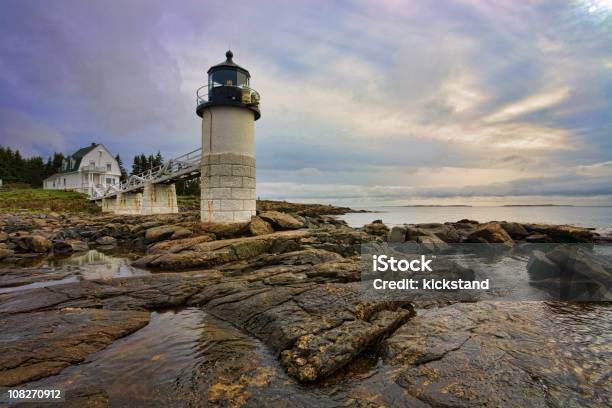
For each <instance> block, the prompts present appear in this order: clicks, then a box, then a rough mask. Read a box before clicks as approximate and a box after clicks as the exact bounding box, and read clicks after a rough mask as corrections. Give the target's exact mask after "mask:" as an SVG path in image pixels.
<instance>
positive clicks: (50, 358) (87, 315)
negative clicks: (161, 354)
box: [0, 309, 149, 386]
mask: <svg viewBox="0 0 612 408" xmlns="http://www.w3.org/2000/svg"><path fill="white" fill-rule="evenodd" d="M148 321H149V313H147V312H136V311H121V312H116V311H108V310H94V309H87V310H76V309H75V310H71V309H67V310H64V311H47V312H38V313H30V314H28V316H27V318H26V319H24V318H23V316H20V315H10V316H2V317H0V328H1V330H0V342H2V353H1V354H0V385H2V386H12V385H17V384H21V383H24V382H27V381H32V380H36V379H39V378H43V377H47V376H49V375H53V374H57V373H58V372H60V371H61V370H62V369H64V368H66V367H68V366H69V365H71V364H75V363H79V362H81V361H83V360H84V359H85V357H86V356H87V355H89V354H91V353H93V352H96V351H98V350H101V349H102V348H104V347H106V346H107V345H108V344H110V343H111V342H112V341H113V340H115V339H117V338H119V337H122V336H125V335H127V334H129V333H132V332H133V331H135V330H138V329H139V328H141V327H143V326H144V325H146V324H147V322H148Z"/></svg>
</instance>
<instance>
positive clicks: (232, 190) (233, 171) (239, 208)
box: [196, 51, 261, 223]
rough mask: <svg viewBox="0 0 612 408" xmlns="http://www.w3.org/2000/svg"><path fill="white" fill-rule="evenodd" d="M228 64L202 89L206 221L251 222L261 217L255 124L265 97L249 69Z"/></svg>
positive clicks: (211, 71) (212, 70) (228, 57)
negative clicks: (254, 84)
mask: <svg viewBox="0 0 612 408" xmlns="http://www.w3.org/2000/svg"><path fill="white" fill-rule="evenodd" d="M225 56H226V60H225V61H224V62H222V63H220V64H217V65H214V66H212V67H211V68H210V69H209V70H208V84H207V85H204V86H203V87H201V88H199V89H198V91H197V108H196V113H197V115H198V116H199V117H201V118H202V161H201V190H202V193H201V194H202V195H201V203H200V204H201V205H200V211H201V219H202V221H203V222H214V223H233V222H246V221H249V220H250V219H251V216H253V215H255V202H256V193H255V140H254V136H255V134H254V133H255V132H254V130H255V121H256V120H257V119H259V117H260V116H261V114H260V111H259V94H258V93H257V92H256V91H255V90H253V89H251V88H250V87H249V83H250V79H251V75H250V74H249V71H247V70H246V69H244V68H242V67H240V66H239V65H237V64H236V63H235V62H234V61H233V54H232V52H231V51H227V53H226V54H225Z"/></svg>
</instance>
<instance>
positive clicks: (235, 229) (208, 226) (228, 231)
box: [201, 222, 249, 239]
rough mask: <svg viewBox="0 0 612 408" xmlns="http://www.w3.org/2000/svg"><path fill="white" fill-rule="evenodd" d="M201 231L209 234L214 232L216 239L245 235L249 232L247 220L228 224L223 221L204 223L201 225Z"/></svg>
mask: <svg viewBox="0 0 612 408" xmlns="http://www.w3.org/2000/svg"><path fill="white" fill-rule="evenodd" d="M201 228H202V231H205V232H207V233H209V234H214V236H215V237H217V239H225V238H237V237H242V236H246V235H248V233H249V223H248V222H233V223H230V224H223V223H216V222H215V223H204V224H202V226H201Z"/></svg>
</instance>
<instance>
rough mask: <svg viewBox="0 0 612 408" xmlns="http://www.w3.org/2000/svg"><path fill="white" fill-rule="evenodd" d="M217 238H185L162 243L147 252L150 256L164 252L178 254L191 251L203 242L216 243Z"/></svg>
mask: <svg viewBox="0 0 612 408" xmlns="http://www.w3.org/2000/svg"><path fill="white" fill-rule="evenodd" d="M214 239H215V237H214V235H211V234H204V235H198V236H195V237H191V238H183V239H177V240H171V241H162V242H158V243H156V244H153V245H152V246H150V247H149V249H148V250H147V252H148V253H150V254H159V253H163V252H170V253H176V252H180V251H184V250H186V249H189V248H190V247H192V246H194V245H196V244H200V243H202V242H210V241H214Z"/></svg>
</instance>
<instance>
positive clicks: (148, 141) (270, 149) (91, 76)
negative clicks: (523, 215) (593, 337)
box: [0, 0, 612, 205]
mask: <svg viewBox="0 0 612 408" xmlns="http://www.w3.org/2000/svg"><path fill="white" fill-rule="evenodd" d="M228 47H231V49H232V50H233V51H234V56H235V57H234V59H235V61H236V62H238V63H239V64H241V65H243V66H244V67H246V68H247V69H249V70H250V72H251V75H252V82H251V84H252V86H253V87H254V88H255V89H257V90H258V91H259V92H260V93H261V97H262V105H261V110H262V118H261V119H260V120H259V121H257V123H256V146H257V165H258V169H257V171H258V173H257V177H258V186H257V189H258V195H260V196H261V197H266V198H286V199H291V200H302V201H327V202H335V203H352V204H354V203H361V204H364V205H366V204H378V203H385V204H424V203H435V204H451V203H467V204H490V203H542V202H546V203H550V202H554V203H574V204H608V205H609V204H612V0H574V1H572V0H568V1H562V0H556V1H532V0H521V1H516V0H491V1H483V0H455V1H396V0H390V1H367V2H349V1H335V2H332V1H326V2H316V1H303V2H301V1H290V2H287V1H278V2H256V3H255V2H251V1H244V2H233V1H227V0H226V1H219V2H216V1H204V0H201V1H195V0H193V1H176V2H168V1H152V0H143V1H135V0H129V1H66V0H61V1H42V0H41V1H32V0H15V1H13V0H2V2H0V144H2V145H9V146H11V147H14V148H19V149H20V150H21V151H22V152H24V153H25V154H41V155H45V156H46V155H48V154H50V153H51V152H53V151H64V152H71V151H73V150H76V149H77V148H78V147H81V146H84V145H87V144H89V143H90V142H92V141H96V142H101V143H104V144H105V145H106V146H107V147H108V148H109V149H110V150H111V151H112V152H115V153H120V154H121V156H122V157H123V158H124V161H126V162H130V163H131V158H132V157H133V155H134V154H135V153H140V152H144V153H153V152H155V151H157V150H158V149H159V150H161V152H162V154H163V155H164V156H165V157H170V156H173V155H177V154H180V153H184V152H187V151H190V150H192V149H194V148H196V147H199V144H200V122H199V118H198V117H197V116H196V115H195V96H194V92H195V90H196V89H197V88H198V87H199V86H200V85H202V84H204V83H205V82H206V74H205V72H206V70H207V69H208V68H209V67H210V66H211V65H213V64H216V63H218V62H221V61H222V60H224V53H225V51H226V50H227V49H228Z"/></svg>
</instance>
